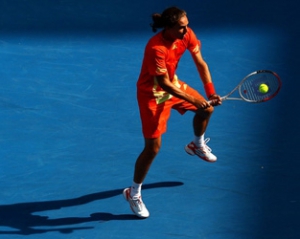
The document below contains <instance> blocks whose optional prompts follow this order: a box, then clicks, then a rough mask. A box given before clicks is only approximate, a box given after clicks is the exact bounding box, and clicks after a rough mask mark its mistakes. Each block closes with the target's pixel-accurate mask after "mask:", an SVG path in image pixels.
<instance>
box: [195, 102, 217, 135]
mask: <svg viewBox="0 0 300 239" xmlns="http://www.w3.org/2000/svg"><path fill="white" fill-rule="evenodd" d="M213 111H214V108H213V107H212V106H210V107H208V108H206V109H201V110H200V109H199V110H198V111H197V112H196V113H195V116H194V119H193V128H194V134H195V136H198V137H199V136H201V135H203V134H204V133H205V131H206V127H207V125H208V122H209V119H210V116H211V115H212V113H213Z"/></svg>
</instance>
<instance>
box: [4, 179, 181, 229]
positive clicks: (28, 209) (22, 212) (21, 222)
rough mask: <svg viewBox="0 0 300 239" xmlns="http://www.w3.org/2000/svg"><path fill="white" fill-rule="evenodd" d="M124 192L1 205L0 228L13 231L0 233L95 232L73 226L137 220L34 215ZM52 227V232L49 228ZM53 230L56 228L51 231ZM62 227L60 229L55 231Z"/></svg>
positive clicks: (162, 184)
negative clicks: (87, 223) (97, 222)
mask: <svg viewBox="0 0 300 239" xmlns="http://www.w3.org/2000/svg"><path fill="white" fill-rule="evenodd" d="M181 185H183V183H181V182H159V183H152V184H145V185H144V186H143V190H145V189H152V188H160V187H175V186H181ZM122 191H123V189H115V190H110V191H103V192H98V193H93V194H89V195H85V196H81V197H78V198H72V199H66V200H55V201H45V202H28V203H18V204H11V205H0V227H9V228H12V229H11V230H6V231H5V230H0V235H1V234H19V235H31V234H39V233H46V232H50V231H59V232H61V233H72V232H73V231H74V230H83V229H92V228H93V227H75V226H72V225H76V224H80V223H84V222H92V221H112V220H136V219H138V218H137V217H135V216H134V215H132V214H123V215H114V214H111V213H108V212H95V213H93V214H91V215H90V216H88V217H65V218H57V219H49V218H48V217H46V216H39V215H33V213H36V212H42V211H49V210H58V209H61V208H64V207H72V206H80V205H83V204H87V203H90V202H93V201H97V200H102V199H106V198H111V197H115V196H120V195H121V194H122ZM35 227H46V228H47V229H36V228H35ZM49 227H50V229H49ZM51 227H53V228H51ZM55 227H59V228H55Z"/></svg>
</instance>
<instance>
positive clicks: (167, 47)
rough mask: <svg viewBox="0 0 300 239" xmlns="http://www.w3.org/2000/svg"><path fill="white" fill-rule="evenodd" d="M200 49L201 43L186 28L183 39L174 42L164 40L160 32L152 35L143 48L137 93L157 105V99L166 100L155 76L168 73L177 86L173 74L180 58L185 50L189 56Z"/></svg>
mask: <svg viewBox="0 0 300 239" xmlns="http://www.w3.org/2000/svg"><path fill="white" fill-rule="evenodd" d="M200 47H201V43H200V41H199V40H198V39H197V37H196V35H195V33H194V32H193V31H192V29H191V28H187V32H186V34H185V35H184V38H183V39H178V40H176V41H175V42H169V41H167V40H165V39H164V38H163V36H162V32H159V33H157V34H156V35H154V36H153V37H152V38H151V39H150V40H149V41H148V43H147V45H146V48H145V52H144V59H143V64H142V68H141V72H140V75H139V79H138V82H137V89H138V92H139V93H142V94H145V95H147V96H148V97H150V98H153V97H154V98H157V101H158V103H159V99H158V98H161V97H163V98H166V97H165V96H164V95H165V94H164V92H163V90H162V89H161V88H160V87H159V86H158V84H157V82H155V76H158V75H164V74H166V73H168V74H169V78H170V80H171V81H172V82H173V83H174V84H175V85H177V84H178V82H177V78H176V77H175V73H176V69H177V65H178V62H179V60H180V58H181V56H182V55H183V53H184V52H185V51H186V50H189V51H190V52H191V54H196V53H198V52H199V50H200ZM178 86H179V85H178Z"/></svg>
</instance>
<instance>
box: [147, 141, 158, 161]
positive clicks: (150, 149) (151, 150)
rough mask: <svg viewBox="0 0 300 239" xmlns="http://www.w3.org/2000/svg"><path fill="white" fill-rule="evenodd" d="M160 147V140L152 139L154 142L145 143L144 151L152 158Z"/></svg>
mask: <svg viewBox="0 0 300 239" xmlns="http://www.w3.org/2000/svg"><path fill="white" fill-rule="evenodd" d="M160 147H161V142H160V141H154V142H151V143H146V145H145V149H144V152H145V153H146V154H147V155H148V156H150V157H153V158H154V157H155V156H156V155H157V154H158V152H159V150H160Z"/></svg>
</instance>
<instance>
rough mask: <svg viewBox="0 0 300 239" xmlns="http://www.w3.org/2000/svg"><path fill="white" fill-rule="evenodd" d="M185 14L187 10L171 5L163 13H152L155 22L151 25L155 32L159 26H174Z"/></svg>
mask: <svg viewBox="0 0 300 239" xmlns="http://www.w3.org/2000/svg"><path fill="white" fill-rule="evenodd" d="M185 15H186V12H185V11H184V10H182V9H179V8H177V7H170V8H167V9H165V10H164V11H163V13H162V14H160V13H154V14H152V20H153V23H152V24H150V26H151V27H152V31H153V32H156V31H157V28H165V27H173V26H175V25H176V24H177V22H178V21H179V20H180V18H181V17H183V16H185Z"/></svg>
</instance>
